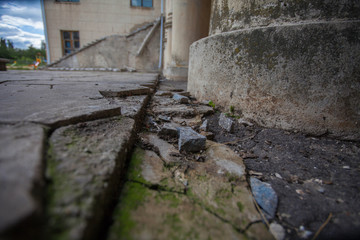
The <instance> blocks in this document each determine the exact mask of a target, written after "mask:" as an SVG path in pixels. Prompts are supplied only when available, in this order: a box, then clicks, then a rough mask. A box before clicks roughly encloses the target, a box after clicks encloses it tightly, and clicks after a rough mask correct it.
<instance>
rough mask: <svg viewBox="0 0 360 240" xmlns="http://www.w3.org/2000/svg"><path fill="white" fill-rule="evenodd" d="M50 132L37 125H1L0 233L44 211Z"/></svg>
mask: <svg viewBox="0 0 360 240" xmlns="http://www.w3.org/2000/svg"><path fill="white" fill-rule="evenodd" d="M45 138H46V134H45V129H44V127H43V126H40V125H35V124H18V125H4V124H0V146H1V147H0V232H2V231H3V230H5V229H8V228H11V227H13V226H14V225H15V224H17V223H21V222H23V221H25V220H26V219H27V218H29V217H30V216H32V215H34V214H35V213H37V212H39V211H41V207H40V199H41V196H35V195H34V194H33V191H34V190H35V187H36V186H38V185H41V184H42V180H43V179H42V168H43V151H44V144H43V143H44V142H45Z"/></svg>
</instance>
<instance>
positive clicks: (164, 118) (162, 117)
mask: <svg viewBox="0 0 360 240" xmlns="http://www.w3.org/2000/svg"><path fill="white" fill-rule="evenodd" d="M158 118H159V119H160V120H162V121H164V122H170V121H171V117H168V116H164V115H159V116H158Z"/></svg>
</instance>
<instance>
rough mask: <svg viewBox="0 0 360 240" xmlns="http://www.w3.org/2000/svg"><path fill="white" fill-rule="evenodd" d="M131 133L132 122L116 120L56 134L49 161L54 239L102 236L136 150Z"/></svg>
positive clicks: (111, 119)
mask: <svg viewBox="0 0 360 240" xmlns="http://www.w3.org/2000/svg"><path fill="white" fill-rule="evenodd" d="M133 129H134V120H133V119H130V118H125V117H115V118H109V119H103V120H96V121H93V122H84V123H79V124H77V125H71V126H68V127H63V128H59V129H57V130H56V131H55V132H54V133H53V134H52V136H51V138H50V149H49V152H48V160H47V166H48V168H47V177H48V179H49V180H50V181H51V184H50V186H49V188H48V201H49V202H48V206H47V212H48V214H49V223H48V224H49V229H50V230H49V231H50V233H51V236H53V237H54V238H57V237H60V236H61V237H65V238H66V239H82V238H87V237H88V236H92V235H93V234H97V233H98V231H99V229H101V222H102V219H103V218H104V216H105V214H106V212H107V208H108V206H109V205H108V204H109V201H111V197H110V196H112V194H113V192H114V191H115V192H116V190H115V189H117V188H118V184H119V178H118V176H119V174H121V173H122V170H123V168H124V165H125V160H126V155H127V152H128V151H130V149H131V147H132V142H131V139H132V138H133V137H134V132H133ZM96 209H101V210H100V211H99V210H96Z"/></svg>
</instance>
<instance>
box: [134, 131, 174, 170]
mask: <svg viewBox="0 0 360 240" xmlns="http://www.w3.org/2000/svg"><path fill="white" fill-rule="evenodd" d="M140 139H141V141H142V142H143V143H145V144H147V145H150V146H152V147H153V148H154V151H156V152H158V153H159V155H160V157H161V159H162V160H163V161H164V162H165V163H166V164H167V165H174V164H178V163H180V162H181V158H180V157H179V151H178V150H177V149H176V148H175V147H174V146H173V145H171V144H169V143H168V142H166V141H164V140H162V139H160V138H159V137H158V136H157V135H155V134H153V133H143V134H141V135H140Z"/></svg>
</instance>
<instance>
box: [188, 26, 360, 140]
mask: <svg viewBox="0 0 360 240" xmlns="http://www.w3.org/2000/svg"><path fill="white" fill-rule="evenodd" d="M359 25H360V22H359V21H358V20H354V21H332V22H307V23H306V22H305V23H299V24H288V25H282V26H274V27H258V28H250V29H244V30H237V31H233V32H228V33H222V34H218V35H213V36H211V37H208V38H205V39H202V40H199V41H197V42H195V43H194V44H192V46H191V49H190V63H189V85H188V90H189V92H190V93H191V94H192V95H194V96H195V97H197V98H198V99H199V100H200V101H202V100H212V101H213V102H214V103H215V104H216V105H219V106H222V107H223V109H225V111H228V110H229V109H230V108H231V107H232V108H233V109H234V110H235V111H236V112H237V114H238V115H241V114H242V115H243V116H244V117H246V118H250V119H253V120H255V121H256V122H257V123H259V124H260V125H262V126H265V127H275V128H282V129H287V130H300V131H303V132H306V133H310V134H315V135H321V134H329V135H331V136H336V137H341V138H344V139H357V140H358V139H359V138H360V135H359V133H360V125H359V124H360V115H359V113H360V109H359V106H360V99H359V94H358V93H359V92H360V83H359V81H358V79H359V77H360V72H359V68H358V65H359V63H360V48H359V46H360V44H359V39H360V31H359V29H360V28H359Z"/></svg>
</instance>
